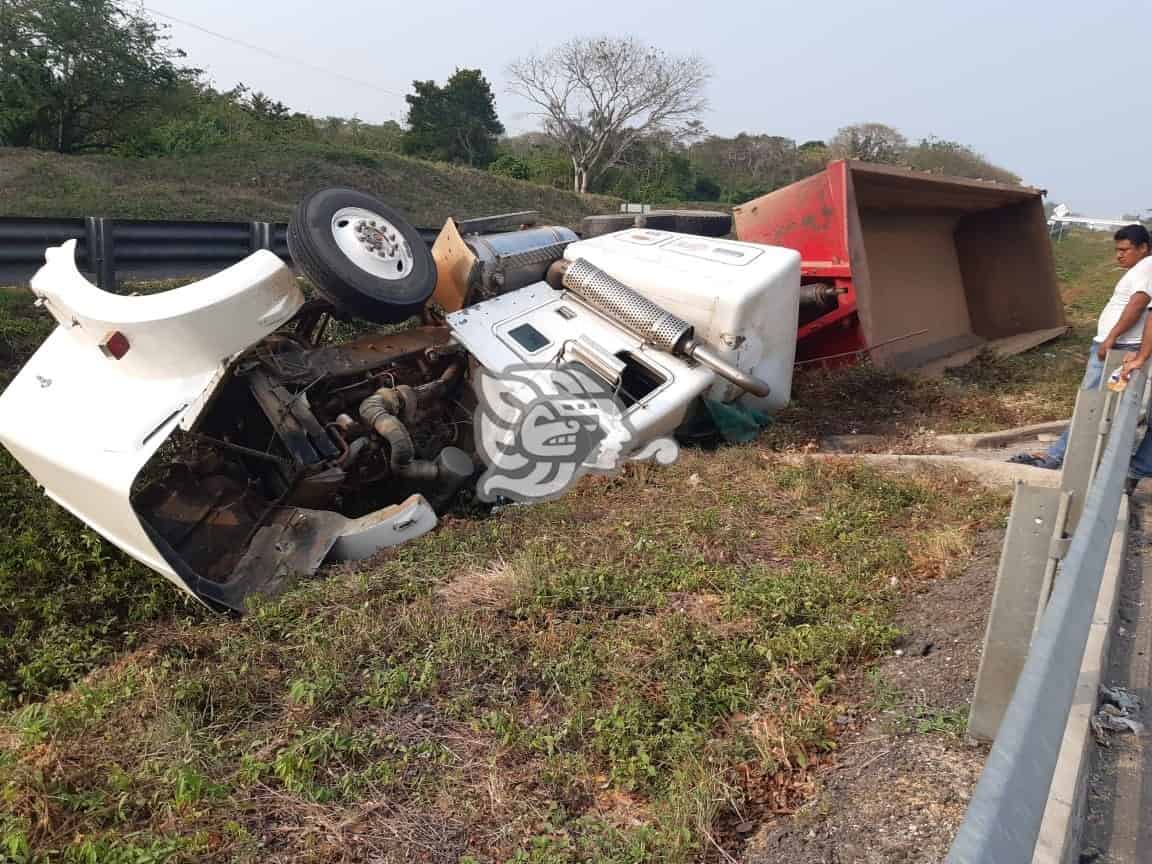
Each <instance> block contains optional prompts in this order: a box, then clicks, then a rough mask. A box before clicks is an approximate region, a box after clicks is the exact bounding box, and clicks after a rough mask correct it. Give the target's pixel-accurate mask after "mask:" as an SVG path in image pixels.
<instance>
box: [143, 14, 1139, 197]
mask: <svg viewBox="0 0 1152 864" xmlns="http://www.w3.org/2000/svg"><path fill="white" fill-rule="evenodd" d="M144 6H145V8H146V9H149V10H154V11H155V12H156V13H163V14H166V15H168V16H174V17H176V18H180V19H183V20H184V21H186V22H189V23H190V24H194V25H196V26H197V27H199V28H203V30H210V31H214V32H215V33H217V34H222V35H224V36H227V37H229V38H230V39H233V40H239V41H240V42H245V43H248V44H249V45H252V46H256V47H258V48H261V49H264V50H266V51H270V52H273V53H275V54H278V55H282V56H283V57H285V58H290V60H291V62H289V61H288V60H281V59H276V58H274V57H271V56H268V54H266V53H261V52H260V51H256V50H253V49H252V48H249V47H245V46H243V45H239V44H236V43H235V42H234V41H232V42H230V41H225V40H224V39H221V38H218V37H217V36H213V35H209V34H207V33H205V32H203V31H202V30H198V29H194V28H193V27H191V26H188V24H185V23H177V22H174V21H172V20H171V19H170V18H163V17H161V16H160V15H157V20H160V21H162V22H164V23H166V24H169V25H170V28H171V29H170V31H169V33H170V35H171V37H172V44H173V45H174V46H175V47H178V48H181V49H183V50H184V51H185V52H186V54H187V58H186V60H185V62H186V63H188V64H189V65H193V66H196V67H199V68H202V69H203V70H205V73H206V74H207V75H208V77H209V78H210V79H211V80H212V82H213V83H214V85H215V86H217V87H218V88H221V89H224V88H228V87H231V86H233V85H234V84H236V83H238V82H243V83H244V84H246V85H248V86H249V87H252V88H253V89H256V90H261V91H263V92H265V93H266V94H268V95H269V96H272V97H273V98H275V99H278V100H280V101H281V102H284V103H285V104H287V105H288V106H289V107H291V108H292V109H294V110H298V111H304V112H307V113H309V114H313V115H318V116H327V115H340V116H357V117H359V118H361V119H362V120H365V121H369V122H380V121H383V120H388V119H393V120H398V121H403V119H404V115H405V110H406V105H405V102H404V98H403V97H404V93H406V92H410V90H411V84H412V81H413V80H417V79H418V80H427V79H433V80H436V81H440V82H443V81H444V80H445V79H446V78H447V77H448V76H449V75H451V74H452V72H453V71H454V70H455V69H456V68H458V67H459V68H479V69H481V70H482V71H483V72H484V74H485V75H486V76H487V77H488V79H489V81H490V82H491V83H492V87H493V90H494V92H495V95H496V107H497V110H498V112H499V114H500V117H501V119H502V120H503V122H504V124H505V126H506V127H507V128H508V130H509V132H512V133H516V132H522V131H527V130H529V129H533V128H536V126H537V120H536V118H534V117H533V116H532V115H531V113H530V112H531V108H530V106H529V105H528V104H527V103H525V102H524V101H522V100H521V99H519V98H518V97H515V96H513V95H512V94H510V93H509V92H508V89H507V86H508V85H507V76H506V72H505V70H506V68H507V66H508V64H509V63H510V62H511V61H513V60H515V59H516V58H518V57H522V56H525V55H527V54H531V53H535V52H542V51H546V50H547V49H548V48H550V47H552V46H554V45H556V44H558V43H560V42H562V41H564V40H565V39H567V38H569V37H571V36H573V35H588V36H593V35H634V36H636V37H638V38H640V39H641V40H643V41H645V42H647V43H649V44H651V45H653V46H656V47H658V48H661V49H664V50H665V51H668V52H671V53H674V54H698V55H700V56H701V57H703V58H704V59H705V60H706V61H707V62H708V63H709V64H710V66H711V68H712V71H713V77H712V79H711V81H710V83H709V86H708V91H707V96H708V101H709V110H708V111H707V113H706V114H705V115H704V116H703V118H702V119H703V121H704V124H705V126H706V127H707V128H708V129H709V131H710V132H712V133H713V134H717V135H735V134H736V133H738V132H750V133H757V132H762V133H767V134H773V135H782V136H785V137H789V138H794V139H796V140H797V141H805V140H810V139H828V138H831V136H832V135H833V134H834V133H835V131H836V129H838V128H839V127H841V126H844V125H847V124H850V123H857V122H869V121H875V122H881V123H887V124H889V125H891V126H894V127H896V128H897V129H899V130H900V131H901V132H903V133H904V134H905V135H906V136H908V138H909V139H910V140H913V141H914V140H917V139H919V138H922V137H926V136H935V137H937V138H943V139H949V140H954V141H959V142H961V143H964V144H967V145H968V146H970V147H972V148H973V149H975V150H977V151H978V152H980V153H982V154H983V155H985V156H986V157H988V158H989V159H991V160H992V161H993V162H995V163H997V164H999V165H1002V166H1003V167H1005V168H1008V169H1010V170H1012V171H1014V172H1015V173H1017V174H1019V175H1020V176H1021V177H1023V178H1024V181H1025V182H1026V183H1028V184H1030V185H1033V186H1038V187H1040V188H1043V189H1047V190H1048V191H1049V200H1051V201H1053V202H1054V203H1060V202H1064V203H1067V204H1068V205H1069V206H1070V207H1072V209H1073V210H1075V211H1077V212H1080V213H1084V214H1087V215H1092V216H1098V217H1115V218H1119V217H1120V216H1121V215H1123V214H1125V213H1141V212H1143V211H1147V210H1152V171H1150V167H1152V166H1150V165H1149V159H1150V156H1152V99H1150V95H1149V83H1150V81H1152V75H1150V74H1149V70H1150V67H1152V51H1150V46H1149V33H1152V5H1150V4H1148V2H1147V0H1094V2H1092V3H1084V2H1076V3H1073V2H1069V0H1047V2H1037V0H1018V2H1015V3H1005V2H1003V0H999V2H990V0H962V2H957V0H949V2H939V0H920V2H894V0H871V2H869V0H822V2H819V3H796V2H788V3H784V2H771V0H727V2H724V3H706V2H691V3H686V2H685V3H676V2H672V0H665V2H653V0H628V2H620V0H615V2H609V0H581V2H579V3H562V2H559V3H541V2H539V0H534V2H525V0H512V2H509V0H502V2H492V3H488V4H482V3H478V2H475V0H473V2H464V0H424V2H403V3H397V2H390V0H375V2H363V0H352V2H344V3H338V2H331V0H329V2H318V0H243V2H236V0H144ZM349 79H353V80H349ZM1145 215H1147V214H1145Z"/></svg>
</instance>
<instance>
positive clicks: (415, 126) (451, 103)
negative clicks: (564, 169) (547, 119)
mask: <svg viewBox="0 0 1152 864" xmlns="http://www.w3.org/2000/svg"><path fill="white" fill-rule="evenodd" d="M412 89H413V90H414V91H415V92H413V93H412V94H410V95H409V96H407V97H405V98H406V99H407V100H408V129H407V130H406V131H405V132H404V137H403V140H402V143H403V147H404V152H405V153H407V154H408V155H410V156H420V157H423V158H425V159H437V160H439V161H441V162H459V163H462V164H465V165H471V166H473V167H480V168H483V167H484V166H485V165H487V164H488V163H489V162H491V161H492V159H493V158H494V156H495V152H496V136H497V135H503V134H504V124H503V123H501V122H500V118H499V117H497V116H496V100H495V98H494V97H493V96H492V87H491V86H490V85H489V84H488V79H487V78H485V77H484V75H483V74H481V72H480V70H479V69H457V70H456V72H455V73H454V74H453V75H452V77H451V78H449V79H448V83H447V84H445V85H444V86H443V87H441V86H439V85H438V84H437V83H436V82H435V81H413V82H412ZM519 179H526V178H519Z"/></svg>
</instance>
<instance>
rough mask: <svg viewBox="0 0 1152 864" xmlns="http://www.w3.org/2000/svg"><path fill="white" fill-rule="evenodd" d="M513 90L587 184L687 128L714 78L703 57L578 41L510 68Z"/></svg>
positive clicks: (578, 184)
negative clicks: (651, 140) (636, 148)
mask: <svg viewBox="0 0 1152 864" xmlns="http://www.w3.org/2000/svg"><path fill="white" fill-rule="evenodd" d="M508 75H509V77H510V79H511V81H512V84H511V86H510V89H511V91H512V92H513V93H517V94H519V95H520V96H523V97H524V98H525V99H527V100H528V101H529V102H532V103H533V104H534V105H536V106H537V108H538V109H539V112H538V113H539V114H540V116H542V117H543V119H544V131H545V132H547V133H548V135H549V136H550V137H551V138H553V139H554V140H555V141H556V142H557V143H558V144H559V145H560V146H561V147H562V148H563V149H564V151H565V152H566V153H567V154H568V157H569V158H570V159H571V160H572V184H573V188H574V189H575V190H576V191H577V192H587V191H588V184H589V183H590V182H592V181H595V180H596V179H597V178H599V177H600V176H601V175H602V174H603V173H604V172H605V171H606V170H607V169H608V168H610V167H611V166H612V165H614V164H616V162H617V161H618V160H619V159H620V157H621V155H622V154H623V153H625V152H626V151H627V150H628V148H629V147H630V146H632V144H633V143H634V142H635V141H637V140H638V139H640V138H642V137H649V136H652V135H654V134H657V133H667V132H677V131H680V130H681V129H685V128H688V127H689V125H690V123H691V121H693V120H695V119H696V118H697V117H698V115H699V114H700V113H701V112H702V111H703V110H704V108H705V106H706V102H705V99H704V86H705V84H707V82H708V79H709V78H710V77H711V72H710V70H709V68H708V65H707V64H706V63H705V62H704V61H703V60H702V59H701V58H699V57H697V56H694V55H693V56H686V57H680V56H673V55H670V54H667V53H665V52H663V51H660V50H659V49H656V48H652V47H649V46H647V45H644V44H642V43H641V42H639V41H638V40H637V39H635V38H632V37H628V38H611V37H603V38H594V39H590V38H577V39H572V40H570V41H568V42H565V43H564V44H563V45H560V46H558V47H557V48H554V49H552V50H551V51H549V52H547V53H546V54H543V55H532V56H530V57H526V58H524V59H522V60H518V61H516V62H515V63H513V64H512V65H511V66H510V67H509V68H508Z"/></svg>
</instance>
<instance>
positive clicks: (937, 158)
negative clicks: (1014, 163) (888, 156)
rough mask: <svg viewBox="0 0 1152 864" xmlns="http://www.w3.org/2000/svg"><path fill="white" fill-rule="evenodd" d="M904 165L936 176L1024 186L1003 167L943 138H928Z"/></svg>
mask: <svg viewBox="0 0 1152 864" xmlns="http://www.w3.org/2000/svg"><path fill="white" fill-rule="evenodd" d="M904 162H905V164H907V165H908V167H909V168H915V169H916V170H917V171H928V172H931V173H933V174H950V175H952V176H953V177H971V178H973V179H976V180H995V181H996V182H998V183H1015V184H1019V183H1020V177H1019V176H1017V175H1016V174H1013V173H1012V172H1011V171H1008V170H1007V169H1005V168H1001V167H1000V166H999V165H993V164H992V163H991V162H989V161H988V160H987V159H985V158H984V157H983V156H981V155H980V154H979V153H977V152H976V151H975V150H973V149H972V148H971V147H966V146H965V145H963V144H958V143H956V142H955V141H943V140H941V139H939V138H932V137H929V138H924V139H922V140H921V141H920V143H919V144H917V145H916V146H915V147H909V148H908V150H907V151H906V152H905V154H904Z"/></svg>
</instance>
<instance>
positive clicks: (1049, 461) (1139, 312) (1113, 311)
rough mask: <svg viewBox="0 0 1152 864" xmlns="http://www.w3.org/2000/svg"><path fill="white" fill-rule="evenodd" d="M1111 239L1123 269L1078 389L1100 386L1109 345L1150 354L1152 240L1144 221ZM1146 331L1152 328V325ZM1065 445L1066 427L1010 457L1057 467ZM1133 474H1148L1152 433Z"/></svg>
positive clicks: (1151, 472) (1138, 454) (1142, 446)
mask: <svg viewBox="0 0 1152 864" xmlns="http://www.w3.org/2000/svg"><path fill="white" fill-rule="evenodd" d="M1114 239H1115V241H1116V263H1117V264H1119V265H1120V266H1121V267H1123V268H1124V269H1125V270H1126V271H1127V272H1126V273H1125V274H1124V275H1123V276H1121V277H1120V281H1119V282H1117V283H1116V288H1115V290H1113V292H1112V297H1111V299H1110V300H1109V301H1108V303H1107V305H1106V306H1105V307H1104V310H1103V311H1102V312H1101V313H1100V319H1099V322H1098V323H1097V325H1096V338H1095V339H1093V340H1092V347H1091V349H1090V350H1089V351H1088V365H1087V368H1086V369H1085V370H1084V380H1083V381H1082V382H1081V383H1080V389H1082V390H1092V389H1095V388H1097V387H1099V386H1100V382H1101V381H1102V380H1103V378H1104V375H1105V371H1106V370H1105V369H1104V359H1105V358H1106V357H1107V356H1108V352H1109V351H1110V350H1112V349H1113V348H1119V349H1121V350H1125V349H1126V350H1128V351H1130V352H1136V353H1137V354H1139V352H1140V351H1141V350H1146V351H1147V352H1148V354H1149V356H1152V334H1148V335H1146V334H1145V325H1146V324H1148V323H1149V322H1152V316H1149V314H1148V309H1149V307H1152V254H1150V253H1152V238H1150V237H1149V235H1148V229H1147V228H1145V227H1144V226H1143V225H1127V226H1125V227H1124V228H1121V229H1120V230H1119V231H1117V232H1116V235H1115V237H1114ZM1148 329H1149V330H1152V327H1149V328H1148ZM1141 346H1143V347H1141ZM1134 356H1135V355H1134ZM1145 359H1147V357H1146V358H1145ZM1150 428H1152V427H1150ZM1067 448H1068V432H1067V430H1065V432H1064V434H1063V435H1061V436H1060V438H1059V440H1057V441H1056V443H1054V444H1053V445H1052V446H1051V447H1049V448H1048V452H1047V453H1043V454H1035V455H1034V454H1028V453H1023V454H1020V455H1019V456H1013V457H1012V459H1010V460H1009V461H1011V462H1022V463H1024V464H1026V465H1039V466H1040V467H1041V468H1059V467H1060V466H1061V465H1063V464H1064V451H1065V450H1067ZM1145 450H1147V453H1145V452H1144V451H1145ZM1142 454H1143V455H1142ZM1131 476H1133V477H1147V476H1152V435H1145V436H1144V440H1143V441H1142V442H1141V444H1140V449H1139V450H1137V451H1136V456H1135V457H1134V458H1133V460H1132V471H1131Z"/></svg>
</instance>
